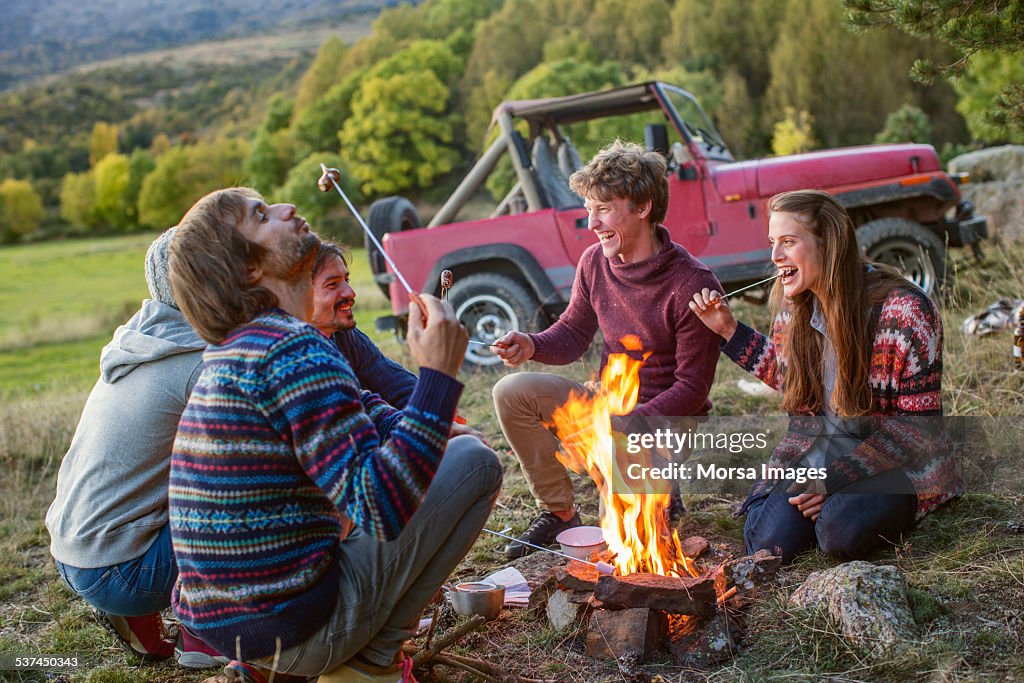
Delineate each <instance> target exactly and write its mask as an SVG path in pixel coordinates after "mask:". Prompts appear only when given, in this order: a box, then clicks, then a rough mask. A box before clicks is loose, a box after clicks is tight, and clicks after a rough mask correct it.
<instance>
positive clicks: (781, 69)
mask: <svg viewBox="0 0 1024 683" xmlns="http://www.w3.org/2000/svg"><path fill="white" fill-rule="evenodd" d="M777 35H778V38H777V41H776V43H775V47H774V49H773V50H772V53H771V59H770V62H771V73H772V78H771V82H770V84H769V86H768V90H767V91H766V92H765V107H764V113H763V116H765V120H766V121H771V122H775V121H779V120H781V119H784V118H785V117H786V111H787V108H793V109H795V110H796V111H806V112H808V113H809V114H810V115H811V116H812V118H813V120H814V122H815V130H814V132H815V136H816V137H817V138H818V139H819V140H820V141H821V143H822V144H823V145H825V146H827V147H840V146H844V145H853V144H863V143H865V142H868V141H870V140H871V139H872V138H873V137H874V135H875V133H877V132H878V130H879V129H881V127H882V126H883V124H884V122H885V117H886V116H887V115H888V114H889V112H892V111H894V110H896V109H898V108H899V106H900V105H902V104H903V103H904V102H906V101H907V95H908V92H909V93H911V96H912V97H913V96H915V95H916V93H914V91H913V89H912V87H911V86H912V83H911V82H910V80H909V78H908V77H907V75H906V70H907V67H908V66H909V64H910V62H911V61H912V57H911V56H910V51H911V48H916V49H922V46H921V45H920V44H919V43H917V41H913V40H911V39H909V38H907V37H906V36H902V35H900V34H899V33H896V32H894V31H879V32H876V33H872V34H865V35H856V34H853V33H851V32H850V31H847V30H845V29H844V28H843V26H842V8H841V6H839V5H838V4H837V3H835V2H833V1H831V0H830V1H828V2H821V1H819V0H787V2H786V6H785V13H784V16H783V18H782V19H781V21H780V23H779V24H778V31H777ZM914 43H917V44H916V45H913V44H914ZM912 103H914V102H912Z"/></svg>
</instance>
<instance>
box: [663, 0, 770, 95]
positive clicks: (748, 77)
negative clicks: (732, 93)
mask: <svg viewBox="0 0 1024 683" xmlns="http://www.w3.org/2000/svg"><path fill="white" fill-rule="evenodd" d="M784 7H785V6H784V4H783V3H780V2H778V0H714V2H711V1H710V0H677V1H676V3H675V5H674V6H673V7H672V10H671V13H670V17H669V25H670V26H671V30H670V31H668V32H667V33H666V34H665V40H664V43H663V45H662V52H663V54H664V59H665V60H666V61H667V62H668V63H681V64H682V65H683V66H685V67H686V68H688V69H690V70H692V71H698V70H702V69H706V68H711V69H713V70H714V71H715V73H717V74H718V75H719V76H722V75H724V74H725V73H726V72H728V71H730V70H733V71H735V72H737V73H739V74H740V76H742V77H743V79H744V81H746V84H747V90H748V92H749V93H750V95H751V96H752V97H754V98H755V99H756V98H760V97H761V95H762V94H763V93H764V91H765V88H767V87H768V82H769V79H770V77H771V70H770V68H769V62H768V56H769V54H771V51H772V48H773V46H774V44H775V42H776V40H777V39H778V32H777V30H776V27H777V25H778V23H779V21H780V20H781V19H782V16H783V14H784Z"/></svg>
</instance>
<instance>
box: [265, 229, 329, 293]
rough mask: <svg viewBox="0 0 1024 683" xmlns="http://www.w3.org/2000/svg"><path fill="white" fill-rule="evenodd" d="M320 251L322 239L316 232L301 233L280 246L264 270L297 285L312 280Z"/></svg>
mask: <svg viewBox="0 0 1024 683" xmlns="http://www.w3.org/2000/svg"><path fill="white" fill-rule="evenodd" d="M319 251H320V237H319V236H318V235H317V234H316V233H315V232H306V233H300V234H298V235H296V236H295V237H293V238H290V239H288V240H287V241H286V242H284V243H282V244H280V245H279V248H278V249H276V250H275V251H273V252H272V253H270V254H269V255H268V256H267V258H266V260H265V262H264V263H263V270H264V271H265V272H266V273H267V274H268V275H271V276H273V277H276V278H280V279H281V280H283V281H285V282H287V283H288V284H290V285H295V284H298V283H300V282H303V281H304V280H309V279H310V274H311V273H312V271H313V262H314V261H316V255H317V253H319Z"/></svg>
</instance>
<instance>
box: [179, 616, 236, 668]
mask: <svg viewBox="0 0 1024 683" xmlns="http://www.w3.org/2000/svg"><path fill="white" fill-rule="evenodd" d="M178 633H179V636H178V643H177V645H175V646H174V659H175V660H176V661H177V662H178V666H183V667H185V668H186V669H213V668H216V667H218V666H224V665H225V664H228V663H229V662H230V661H231V658H230V657H225V656H224V655H222V654H221V653H219V652H217V650H216V649H214V648H213V647H211V646H209V645H207V644H206V643H205V642H204V641H202V640H200V639H199V638H197V637H196V636H194V635H192V634H191V633H189V630H188V629H187V628H185V627H184V626H181V628H180V629H179V631H178Z"/></svg>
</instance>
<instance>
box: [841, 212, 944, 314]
mask: <svg viewBox="0 0 1024 683" xmlns="http://www.w3.org/2000/svg"><path fill="white" fill-rule="evenodd" d="M857 241H858V242H859V243H860V246H861V249H863V250H864V254H865V256H867V258H868V259H870V260H871V261H877V262H878V263H884V264H886V265H890V266H893V267H894V268H896V269H898V270H899V271H900V272H901V273H903V276H904V277H905V278H907V279H908V280H910V281H911V282H913V283H914V284H916V285H917V286H918V287H920V288H921V289H923V290H924V291H925V293H926V294H928V295H929V296H934V295H935V293H936V292H937V291H938V290H939V289H940V288H941V287H942V280H943V277H944V276H945V272H946V246H945V245H944V244H943V243H942V240H940V239H939V237H938V235H936V234H935V233H933V232H932V231H931V230H928V229H927V228H925V227H924V226H922V225H921V224H919V223H915V222H914V221H911V220H907V219H905V218H879V219H878V220H874V221H870V222H868V223H865V224H864V225H862V226H861V227H860V228H858V230H857Z"/></svg>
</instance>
